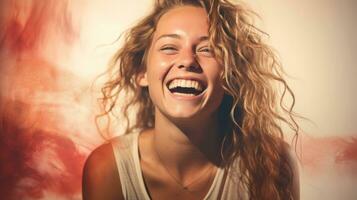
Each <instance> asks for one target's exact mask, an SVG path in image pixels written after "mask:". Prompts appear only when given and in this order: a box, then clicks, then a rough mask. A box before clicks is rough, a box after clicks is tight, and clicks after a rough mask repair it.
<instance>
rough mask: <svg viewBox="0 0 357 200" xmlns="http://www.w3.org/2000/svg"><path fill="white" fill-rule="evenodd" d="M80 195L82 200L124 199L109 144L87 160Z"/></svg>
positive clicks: (96, 150)
mask: <svg viewBox="0 0 357 200" xmlns="http://www.w3.org/2000/svg"><path fill="white" fill-rule="evenodd" d="M82 195H83V199H84V200H91V199H124V198H123V194H122V191H121V185H120V178H119V173H118V169H117V167H116V163H115V157H114V154H113V148H112V145H111V143H105V144H103V145H101V146H99V147H98V148H96V149H95V150H94V151H93V152H92V153H91V154H90V155H89V157H88V158H87V160H86V162H85V165H84V168H83V179H82Z"/></svg>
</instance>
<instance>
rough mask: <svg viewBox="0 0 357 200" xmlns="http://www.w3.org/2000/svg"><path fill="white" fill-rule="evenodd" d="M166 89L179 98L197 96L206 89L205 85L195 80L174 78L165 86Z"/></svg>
mask: <svg viewBox="0 0 357 200" xmlns="http://www.w3.org/2000/svg"><path fill="white" fill-rule="evenodd" d="M166 87H167V89H168V90H169V91H170V92H171V93H173V94H175V95H180V96H197V95H199V94H201V93H202V92H203V91H204V90H205V89H206V87H207V86H206V84H205V83H204V82H203V81H201V80H197V79H187V78H175V79H173V80H171V81H169V82H168V83H167V84H166Z"/></svg>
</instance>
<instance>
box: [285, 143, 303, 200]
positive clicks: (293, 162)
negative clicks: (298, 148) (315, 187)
mask: <svg viewBox="0 0 357 200" xmlns="http://www.w3.org/2000/svg"><path fill="white" fill-rule="evenodd" d="M283 155H284V157H285V158H286V161H287V163H288V164H289V166H290V168H291V170H292V185H291V188H290V191H291V192H292V195H293V199H294V200H299V199H300V175H299V165H298V159H297V156H296V153H295V151H294V150H293V149H292V148H291V147H290V145H289V144H287V143H284V153H283Z"/></svg>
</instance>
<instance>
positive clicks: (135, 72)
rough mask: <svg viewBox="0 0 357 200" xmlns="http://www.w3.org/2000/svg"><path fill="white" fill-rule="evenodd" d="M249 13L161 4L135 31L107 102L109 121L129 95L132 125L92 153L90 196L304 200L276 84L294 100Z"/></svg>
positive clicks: (172, 1) (168, 0) (218, 3)
mask: <svg viewBox="0 0 357 200" xmlns="http://www.w3.org/2000/svg"><path fill="white" fill-rule="evenodd" d="M249 16H250V14H249V12H248V11H247V10H246V9H245V8H244V7H243V6H240V5H234V4H233V3H231V2H229V1H227V0H202V1H197V0H163V1H157V2H156V4H155V8H154V10H153V11H152V12H151V14H149V15H148V16H147V17H146V18H144V19H143V20H142V21H140V22H139V23H138V24H137V25H136V26H135V27H133V28H132V29H131V30H130V31H129V32H128V34H127V36H126V40H125V42H124V45H123V47H122V48H121V49H120V50H119V51H118V52H117V54H116V55H115V56H114V60H113V65H112V66H111V75H112V77H111V80H110V81H108V82H107V83H106V85H105V86H104V88H103V94H104V97H103V99H102V100H103V106H104V107H103V108H104V109H105V112H104V116H109V113H110V112H111V111H112V110H113V108H114V106H115V105H116V103H117V100H118V97H119V95H120V94H122V93H127V94H129V97H128V98H129V101H128V102H127V103H126V104H125V105H124V116H125V117H126V119H127V120H128V127H127V129H126V131H125V133H126V134H125V135H123V136H120V137H117V138H114V139H111V140H110V141H109V142H108V143H106V144H103V145H102V146H100V147H98V148H97V149H95V150H94V151H93V152H92V154H91V155H90V156H89V158H88V160H87V162H86V164H85V167H84V174H83V197H84V199H299V177H298V171H297V164H296V162H295V160H294V158H293V156H292V153H291V151H290V148H289V145H288V144H286V143H285V142H284V141H283V133H282V130H281V128H280V125H279V121H283V122H286V123H288V124H289V125H291V127H292V128H293V130H294V131H295V132H296V134H297V133H298V126H297V124H296V123H295V121H294V120H293V116H294V115H293V113H292V111H291V110H292V108H290V109H286V108H285V107H282V106H280V107H278V106H276V103H277V102H276V100H277V96H276V93H275V90H274V87H273V86H276V83H279V84H281V85H282V86H283V88H284V93H283V95H282V96H281V97H280V100H282V98H283V97H284V94H285V92H286V91H287V92H288V93H289V94H291V95H292V97H293V99H294V96H293V94H292V92H291V90H290V89H289V87H288V86H287V84H286V82H285V81H284V79H283V78H282V77H281V75H280V68H279V65H278V63H277V62H276V58H275V56H274V54H273V53H272V51H271V50H270V48H269V47H267V46H266V45H265V44H264V43H263V42H262V40H261V32H260V31H259V30H258V29H256V28H255V27H254V26H253V25H252V24H251V23H250V21H249V20H250V19H251V18H250V17H249ZM280 105H281V104H280ZM135 106H136V108H137V109H138V112H137V115H136V120H135V122H134V123H133V125H132V124H131V123H129V122H131V121H130V120H129V117H128V115H129V110H130V109H131V108H132V107H135ZM280 111H283V112H286V113H287V114H288V117H286V118H285V117H284V116H283V115H282V114H281V112H280Z"/></svg>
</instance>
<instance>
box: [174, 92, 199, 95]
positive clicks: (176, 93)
mask: <svg viewBox="0 0 357 200" xmlns="http://www.w3.org/2000/svg"><path fill="white" fill-rule="evenodd" d="M173 94H175V95H179V96H195V95H194V94H191V93H179V92H174V93H173Z"/></svg>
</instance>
